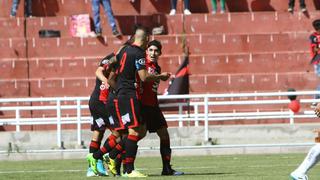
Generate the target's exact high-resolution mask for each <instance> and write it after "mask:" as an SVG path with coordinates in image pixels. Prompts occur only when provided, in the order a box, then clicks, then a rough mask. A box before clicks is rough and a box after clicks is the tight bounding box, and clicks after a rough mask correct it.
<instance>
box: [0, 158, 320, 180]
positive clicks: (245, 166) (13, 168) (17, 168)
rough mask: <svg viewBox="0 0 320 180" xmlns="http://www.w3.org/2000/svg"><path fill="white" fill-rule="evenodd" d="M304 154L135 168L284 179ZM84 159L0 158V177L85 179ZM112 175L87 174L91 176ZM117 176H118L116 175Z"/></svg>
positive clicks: (315, 172) (187, 179) (230, 179)
mask: <svg viewBox="0 0 320 180" xmlns="http://www.w3.org/2000/svg"><path fill="white" fill-rule="evenodd" d="M304 156H305V154H279V155H229V156H198V157H196V156H193V157H173V162H172V164H173V165H174V168H175V169H178V170H181V171H184V172H185V173H186V175H184V176H180V177H163V176H160V173H161V160H160V157H148V158H142V157H138V159H137V161H136V168H137V169H140V170H141V171H142V172H144V173H147V174H148V175H149V177H148V178H147V179H167V180H170V179H183V180H191V179H201V180H209V179H210V180H212V179H217V180H244V179H246V180H271V179H272V180H282V179H284V180H288V175H289V173H290V172H291V171H292V170H293V169H295V168H296V167H297V165H298V164H299V163H300V162H301V161H302V160H303V158H304ZM86 168H87V163H86V161H85V160H59V161H58V160H47V161H45V160H43V161H9V162H8V161H1V162H0V179H10V180H11V179H30V180H31V179H75V180H79V179H88V178H87V177H85V173H86ZM319 171H320V167H315V168H313V169H312V170H311V171H310V173H309V178H310V179H311V180H312V179H320V173H319ZM97 178H99V179H101V178H107V179H111V178H112V177H91V179H97ZM117 179H118V178H117Z"/></svg>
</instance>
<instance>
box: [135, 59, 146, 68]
mask: <svg viewBox="0 0 320 180" xmlns="http://www.w3.org/2000/svg"><path fill="white" fill-rule="evenodd" d="M136 62H137V63H138V64H140V65H142V66H144V65H146V59H145V58H141V59H139V60H137V61H136Z"/></svg>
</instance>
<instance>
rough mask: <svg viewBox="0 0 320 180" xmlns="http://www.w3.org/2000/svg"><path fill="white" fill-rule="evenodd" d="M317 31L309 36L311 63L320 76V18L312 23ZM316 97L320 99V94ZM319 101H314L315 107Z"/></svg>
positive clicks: (313, 105)
mask: <svg viewBox="0 0 320 180" xmlns="http://www.w3.org/2000/svg"><path fill="white" fill-rule="evenodd" d="M312 25H313V27H314V29H315V32H314V33H312V34H311V35H310V37H309V39H310V45H311V57H312V61H311V64H313V65H314V70H315V74H316V75H317V76H318V78H320V64H319V62H320V59H319V56H317V55H318V54H319V52H320V19H318V20H315V21H313V23H312ZM316 91H320V85H318V86H317V89H316ZM315 98H316V99H320V94H317V95H315ZM316 105H317V103H312V105H311V106H312V107H315V106H316Z"/></svg>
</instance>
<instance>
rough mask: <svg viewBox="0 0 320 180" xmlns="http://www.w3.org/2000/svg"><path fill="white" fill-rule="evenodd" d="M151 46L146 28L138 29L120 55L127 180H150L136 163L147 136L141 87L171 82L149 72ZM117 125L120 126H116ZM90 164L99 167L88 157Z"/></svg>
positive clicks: (118, 85)
mask: <svg viewBox="0 0 320 180" xmlns="http://www.w3.org/2000/svg"><path fill="white" fill-rule="evenodd" d="M147 43H148V35H147V31H146V29H145V28H144V27H137V28H136V30H135V34H134V42H133V44H132V45H129V46H127V47H125V48H123V49H122V50H121V51H120V52H119V54H118V55H117V59H118V60H120V62H119V64H118V67H117V81H116V93H117V101H115V102H116V108H117V113H118V119H119V127H117V128H115V129H116V130H122V129H127V130H128V137H127V139H126V141H125V145H124V150H125V152H126V154H125V161H126V174H125V175H124V176H126V177H147V176H146V175H144V174H142V173H140V172H138V171H136V170H135V168H134V161H135V157H136V154H137V149H138V145H137V143H138V141H139V140H140V138H139V135H140V134H144V133H145V128H144V126H143V122H142V118H141V113H140V111H141V106H140V104H141V94H140V90H141V88H140V87H139V84H140V82H141V81H152V80H159V79H168V78H169V76H170V74H169V73H162V74H160V75H150V74H148V72H147V71H146V68H145V49H144V48H145V47H146V45H147ZM114 124H117V123H116V122H114ZM87 159H88V161H89V162H92V163H90V164H95V162H96V159H95V158H94V157H92V156H91V157H90V156H87Z"/></svg>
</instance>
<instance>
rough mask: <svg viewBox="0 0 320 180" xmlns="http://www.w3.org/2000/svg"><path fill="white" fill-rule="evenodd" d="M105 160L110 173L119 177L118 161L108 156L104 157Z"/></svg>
mask: <svg viewBox="0 0 320 180" xmlns="http://www.w3.org/2000/svg"><path fill="white" fill-rule="evenodd" d="M103 160H104V161H105V162H106V164H107V166H108V169H109V172H110V173H111V174H112V175H114V176H116V175H117V168H116V161H115V160H114V159H111V158H109V156H108V155H105V156H103Z"/></svg>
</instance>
